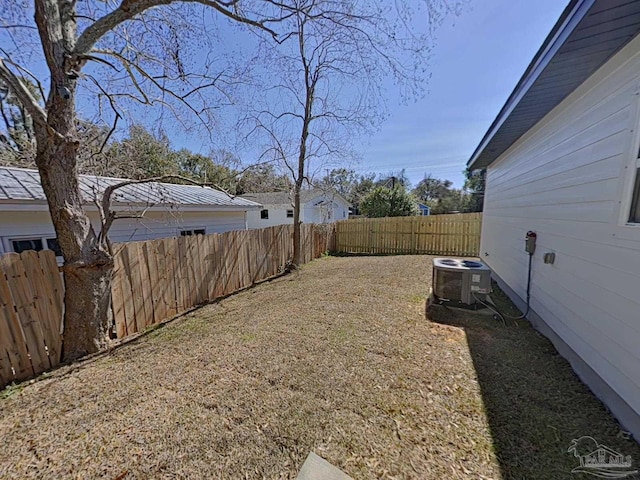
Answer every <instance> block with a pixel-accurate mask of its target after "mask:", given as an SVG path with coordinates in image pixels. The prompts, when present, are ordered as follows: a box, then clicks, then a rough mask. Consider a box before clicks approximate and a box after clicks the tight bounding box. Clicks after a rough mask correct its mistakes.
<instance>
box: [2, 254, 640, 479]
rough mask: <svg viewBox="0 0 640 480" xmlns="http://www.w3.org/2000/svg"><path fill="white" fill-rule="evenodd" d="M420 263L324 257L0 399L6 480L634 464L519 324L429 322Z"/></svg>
mask: <svg viewBox="0 0 640 480" xmlns="http://www.w3.org/2000/svg"><path fill="white" fill-rule="evenodd" d="M430 275H431V273H430V257H426V256H401V257H357V258H331V257H330V258H323V259H320V260H317V261H315V262H313V263H311V264H309V265H306V266H305V267H304V268H303V269H302V271H301V272H300V273H299V274H294V275H290V276H287V277H283V278H280V279H278V280H275V281H273V282H270V283H266V284H263V285H260V286H258V287H256V288H254V289H252V290H249V291H245V292H243V293H240V294H238V295H235V296H232V297H229V298H227V299H225V300H223V301H221V302H220V303H218V304H214V305H211V306H208V307H205V308H202V309H200V310H197V311H195V312H194V313H192V314H190V315H187V316H185V317H184V318H182V319H179V320H177V321H175V322H173V323H171V324H169V325H167V326H165V327H163V328H159V329H157V330H155V331H153V332H151V333H149V334H148V335H146V336H144V337H142V338H140V339H138V340H137V341H135V342H133V343H130V344H128V345H126V346H123V347H121V348H119V349H117V350H115V351H113V352H112V353H111V354H108V355H103V356H100V357H98V358H96V359H93V360H91V361H88V362H86V363H85V364H82V365H80V366H79V367H74V368H68V367H67V368H64V369H61V370H58V371H57V372H55V373H54V374H53V375H52V376H51V378H47V379H45V380H41V381H38V382H36V383H34V384H31V385H27V386H25V387H24V388H20V387H13V388H12V389H10V390H8V391H6V392H5V396H6V398H4V399H2V400H0V444H2V446H3V448H2V453H1V454H0V477H1V478H19V479H22V478H82V479H85V478H86V479H92V478H109V479H115V478H119V479H133V478H138V479H146V478H154V479H161V478H172V479H175V478H190V479H196V478H203V479H204V478H206V479H211V478H295V476H296V474H297V472H298V470H299V469H300V467H301V465H302V462H303V461H304V459H305V457H306V456H307V454H308V453H309V452H310V451H311V450H313V451H315V452H316V453H318V454H319V455H321V456H322V457H324V458H326V459H327V460H329V461H330V462H332V463H334V464H335V465H337V466H338V467H340V468H341V469H343V470H344V471H345V472H346V473H348V474H349V475H351V476H352V477H354V478H355V479H369V478H420V479H441V478H447V479H456V478H460V479H462V478H478V479H488V478H492V479H498V478H504V479H523V478H526V479H536V478H539V479H562V478H571V474H570V470H571V469H572V468H573V467H574V466H576V465H577V464H578V463H577V459H576V458H575V457H573V456H572V455H570V454H568V453H567V452H566V450H567V448H568V447H569V443H570V442H571V440H572V439H573V438H577V437H579V436H582V435H591V436H594V437H595V438H596V439H597V440H598V441H600V442H601V443H603V444H605V445H608V446H609V447H612V448H615V449H618V450H620V451H621V452H622V453H624V454H625V455H632V456H633V457H634V460H636V461H638V460H640V449H638V446H637V444H636V443H635V442H633V441H632V440H626V439H625V438H624V435H623V434H621V432H620V429H619V427H618V425H617V424H616V423H615V421H613V420H612V419H611V417H610V416H609V415H608V414H607V412H606V411H605V409H604V408H603V407H602V405H601V404H600V403H599V402H598V401H597V400H595V399H594V398H593V396H592V395H591V394H590V392H589V391H588V389H587V388H586V387H584V386H583V385H582V384H581V383H580V382H579V381H578V380H577V379H576V377H575V376H574V375H573V373H572V371H571V369H570V368H569V366H568V365H567V364H566V362H564V360H562V358H561V357H559V356H558V355H557V354H556V352H555V350H554V349H553V347H552V346H551V345H550V343H549V342H548V341H546V340H545V339H544V338H542V337H541V336H539V335H538V334H536V333H535V332H534V331H533V330H532V329H531V328H530V327H529V326H528V325H527V324H526V322H518V323H515V322H513V321H511V322H510V323H508V324H507V325H506V326H505V325H502V324H501V323H500V322H496V321H494V320H492V319H491V317H482V316H477V315H467V314H458V313H452V312H448V311H439V312H437V313H436V314H435V315H434V316H433V321H428V320H426V319H425V316H424V300H425V295H426V293H427V289H428V284H429V281H430Z"/></svg>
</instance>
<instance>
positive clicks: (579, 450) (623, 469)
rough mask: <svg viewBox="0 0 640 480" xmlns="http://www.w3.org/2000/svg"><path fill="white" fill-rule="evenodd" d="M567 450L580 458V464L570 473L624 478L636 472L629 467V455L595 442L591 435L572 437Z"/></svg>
mask: <svg viewBox="0 0 640 480" xmlns="http://www.w3.org/2000/svg"><path fill="white" fill-rule="evenodd" d="M567 452H569V453H573V455H574V456H575V457H576V458H578V459H579V460H580V466H578V467H576V468H574V469H573V470H571V473H586V474H589V475H593V476H595V477H600V478H626V477H630V476H631V475H635V474H637V473H638V470H637V469H635V468H632V467H631V463H632V462H631V456H630V455H627V456H624V455H622V454H621V453H619V452H616V451H615V450H613V449H612V448H609V447H607V446H606V445H602V444H600V443H598V442H596V440H595V439H594V438H593V437H587V436H585V437H580V438H574V439H573V440H571V444H570V445H569V449H568V450H567Z"/></svg>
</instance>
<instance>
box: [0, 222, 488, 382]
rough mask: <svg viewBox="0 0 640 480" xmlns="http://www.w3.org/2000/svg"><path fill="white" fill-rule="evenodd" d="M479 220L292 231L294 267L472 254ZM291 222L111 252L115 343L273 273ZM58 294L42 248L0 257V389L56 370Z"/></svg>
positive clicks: (50, 259)
mask: <svg viewBox="0 0 640 480" xmlns="http://www.w3.org/2000/svg"><path fill="white" fill-rule="evenodd" d="M481 222H482V217H481V214H478V213H471V214H459V215H437V216H435V215H434V216H428V217H397V218H376V219H368V218H359V219H354V220H345V221H341V222H338V223H336V224H334V225H302V242H301V243H302V262H303V263H307V262H309V261H311V260H313V259H314V258H318V257H319V256H321V255H322V254H323V252H326V251H328V250H337V251H341V252H347V253H372V254H393V253H422V254H434V255H473V256H475V255H478V250H479V246H480V226H481ZM292 233H293V226H292V225H279V226H275V227H269V228H265V229H261V230H247V231H234V232H227V233H222V234H213V235H194V236H185V237H179V238H163V239H158V240H149V241H145V242H130V243H122V244H116V245H114V252H115V268H114V275H113V283H112V312H113V319H114V324H115V330H116V334H117V337H118V338H122V337H126V336H128V335H132V334H134V333H138V332H142V331H144V329H146V328H147V327H149V326H150V325H154V324H157V323H160V322H162V321H164V320H167V319H169V318H171V317H173V316H175V315H179V314H180V313H183V312H185V311H187V310H189V309H191V308H193V307H195V306H197V305H202V304H205V303H208V302H211V301H213V300H215V299H217V298H220V297H224V296H226V295H229V294H230V293H233V292H236V291H238V290H241V289H243V288H246V287H249V286H251V285H252V284H254V283H256V282H259V281H262V280H266V279H268V278H271V277H273V276H275V275H277V274H279V273H281V272H282V271H283V270H284V269H285V268H286V266H287V264H288V262H289V261H290V259H291V258H292V256H293V245H292V242H291V237H292ZM63 296H64V287H63V283H62V278H61V275H60V273H59V270H58V265H57V263H56V259H55V257H54V254H53V252H52V251H50V250H45V251H41V252H34V251H27V252H23V253H21V254H16V253H9V254H6V255H3V256H1V257H0V386H2V385H5V384H7V383H10V382H12V381H14V380H23V379H27V378H31V377H33V376H35V375H38V374H40V373H42V372H44V371H46V370H49V369H50V368H53V367H55V366H57V365H58V364H59V363H60V357H61V350H62V329H61V326H62V312H63Z"/></svg>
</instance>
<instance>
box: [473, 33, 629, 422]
mask: <svg viewBox="0 0 640 480" xmlns="http://www.w3.org/2000/svg"><path fill="white" fill-rule="evenodd" d="M639 50H640V41H638V39H636V40H634V41H633V42H632V43H631V44H629V46H627V47H626V48H625V49H624V50H622V51H621V52H620V53H619V54H618V55H617V56H616V57H614V58H613V59H612V60H610V61H609V62H608V63H607V64H606V65H605V66H603V67H602V69H600V70H599V71H598V72H597V73H596V74H595V75H594V76H592V78H591V79H589V80H588V81H587V82H585V84H583V85H582V86H581V87H580V88H579V89H578V90H577V91H576V92H574V93H573V94H572V95H571V96H570V97H568V98H567V99H566V100H565V101H564V102H563V103H562V104H560V105H559V106H558V107H557V108H556V109H555V110H554V111H552V112H551V113H550V114H549V115H547V116H546V117H545V118H544V119H543V120H542V121H541V122H540V123H539V124H538V125H536V126H535V127H534V128H533V129H532V130H530V131H529V132H528V133H527V134H525V135H524V136H523V137H522V138H521V139H520V140H518V142H516V144H515V145H513V146H512V147H511V148H510V149H509V150H508V151H507V152H505V153H504V154H503V155H502V156H501V157H500V158H499V159H498V160H497V161H496V162H495V163H494V164H493V165H492V166H491V167H490V168H489V169H488V172H487V193H486V198H485V207H484V220H483V228H482V242H481V250H480V252H481V256H482V257H483V258H484V259H485V260H486V261H487V263H488V264H489V265H490V266H491V268H492V269H493V270H494V271H495V273H497V274H498V275H499V276H500V278H502V279H503V280H504V281H505V282H506V283H507V284H508V285H509V286H510V287H511V288H512V289H513V290H514V291H515V292H516V293H517V294H518V295H519V296H520V297H521V298H524V297H525V290H526V279H527V254H526V253H525V252H524V235H525V233H526V232H527V231H528V230H534V231H536V232H537V234H538V246H537V250H536V254H535V256H534V261H533V273H532V288H531V308H532V309H533V310H534V311H535V312H536V313H537V314H538V315H540V316H541V317H542V318H543V319H544V320H545V322H546V323H547V324H548V325H549V326H550V327H551V328H552V329H553V330H554V331H555V333H556V334H558V335H559V336H560V337H561V338H562V339H563V340H564V342H566V343H567V344H568V345H569V346H570V347H571V348H572V349H573V350H574V351H575V352H576V353H577V354H578V355H579V356H580V357H581V358H582V359H583V360H584V361H585V362H586V363H587V364H588V365H589V366H590V367H591V368H592V369H593V370H594V371H595V372H596V373H597V374H598V375H599V376H600V377H601V378H602V379H604V380H605V381H606V382H607V383H608V384H609V385H610V386H611V387H612V388H613V390H615V391H616V393H618V395H620V396H621V397H622V398H623V399H624V400H625V401H626V402H627V403H628V404H629V405H630V406H631V407H632V408H633V409H634V410H635V411H636V412H639V413H640V368H638V366H639V365H640V348H638V343H639V341H640V296H639V295H638V285H640V229H637V228H634V227H630V226H624V225H620V224H619V218H620V209H621V208H623V207H621V205H624V202H623V200H624V199H623V195H622V193H621V192H622V185H623V183H624V181H625V179H624V178H621V175H624V174H621V172H626V171H628V170H625V165H627V164H628V162H629V161H630V156H632V155H634V154H635V153H636V152H637V151H636V150H635V147H634V148H631V141H630V139H631V138H632V130H633V129H635V128H636V126H634V125H635V123H636V121H637V119H636V103H635V102H636V101H637V100H636V99H637V95H636V93H637V91H638V87H639V81H640V73H639V72H640V55H639V54H638V53H636V52H638V51H639ZM621 202H623V203H621ZM545 252H555V253H556V261H555V264H554V265H545V264H544V263H543V262H542V256H543V254H544V253H545Z"/></svg>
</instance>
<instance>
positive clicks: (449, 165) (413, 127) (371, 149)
mask: <svg viewBox="0 0 640 480" xmlns="http://www.w3.org/2000/svg"><path fill="white" fill-rule="evenodd" d="M567 3H568V2H567V1H565V0H471V2H470V3H469V5H468V6H467V7H466V8H465V9H464V10H463V12H462V13H461V15H459V16H458V17H455V18H452V19H448V20H445V22H444V24H443V25H442V26H441V27H440V29H439V30H438V31H437V32H436V44H435V47H434V50H433V52H432V60H431V67H430V71H431V74H432V77H431V80H430V82H429V85H428V87H427V89H428V94H427V96H426V97H425V98H424V99H422V100H421V101H419V102H417V103H415V104H412V105H408V106H401V105H398V104H397V103H396V104H395V105H390V107H391V116H390V118H389V119H388V120H387V121H386V122H385V123H384V124H383V126H382V128H381V129H380V131H379V132H378V133H376V134H375V135H374V136H373V137H372V138H371V140H370V143H369V145H368V147H366V148H365V149H364V150H363V152H362V160H361V161H360V163H359V164H357V165H354V168H355V169H356V170H357V171H359V172H362V173H364V172H369V171H373V172H380V173H390V172H398V171H399V170H401V169H405V171H406V174H407V175H408V177H409V180H410V181H411V182H412V184H413V185H415V184H416V183H417V182H419V181H420V179H422V178H423V177H424V175H425V174H431V175H432V176H434V177H437V178H443V179H445V178H446V179H449V180H452V181H453V182H454V185H455V186H456V187H458V188H459V187H462V185H463V183H464V175H463V174H462V172H463V170H464V168H465V166H466V163H467V161H468V160H469V158H470V157H471V154H472V153H473V151H474V150H475V148H476V146H477V145H478V144H479V143H480V140H481V139H482V137H483V136H484V134H485V132H486V131H487V129H488V128H489V125H490V124H491V122H492V121H493V120H494V118H495V117H496V115H497V114H498V112H499V110H500V109H501V108H502V106H503V105H504V103H505V101H506V100H507V97H508V96H509V95H510V94H511V91H512V90H513V88H514V87H515V85H516V83H517V82H518V80H519V79H520V77H521V76H522V74H523V73H524V71H525V69H526V67H527V66H528V64H529V62H530V61H531V60H532V58H533V56H534V55H535V53H536V52H537V51H538V49H539V48H540V46H541V45H542V42H543V41H544V39H545V38H546V36H547V34H548V33H549V32H550V31H551V28H552V27H553V25H554V24H555V23H556V21H557V19H558V18H559V17H560V14H561V13H562V10H563V9H564V7H565V6H566V5H567Z"/></svg>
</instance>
